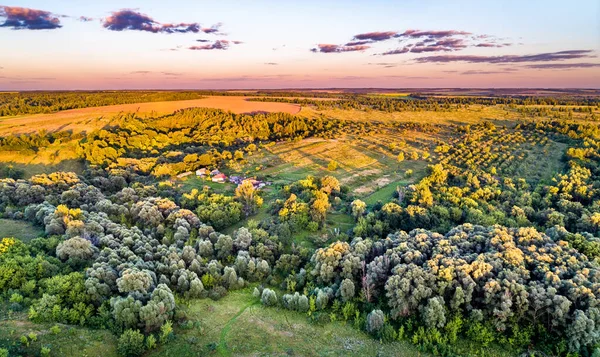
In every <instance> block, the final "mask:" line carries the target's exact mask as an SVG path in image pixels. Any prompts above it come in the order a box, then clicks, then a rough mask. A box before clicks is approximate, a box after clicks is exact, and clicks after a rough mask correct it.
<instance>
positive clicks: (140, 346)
mask: <svg viewBox="0 0 600 357" xmlns="http://www.w3.org/2000/svg"><path fill="white" fill-rule="evenodd" d="M117 353H118V354H119V355H120V356H124V357H136V356H141V355H142V354H143V353H144V335H142V333H141V332H140V331H139V330H132V329H127V330H125V332H123V334H122V335H121V336H120V337H119V340H118V342H117Z"/></svg>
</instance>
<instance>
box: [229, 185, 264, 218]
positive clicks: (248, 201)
mask: <svg viewBox="0 0 600 357" xmlns="http://www.w3.org/2000/svg"><path fill="white" fill-rule="evenodd" d="M235 197H236V198H237V199H238V201H240V202H241V203H242V205H243V206H244V208H243V210H244V213H245V214H246V217H247V216H249V215H251V214H253V213H255V212H256V210H257V209H258V208H260V207H261V206H262V204H263V199H262V198H261V197H260V196H259V195H258V192H257V190H256V189H255V188H254V185H253V184H252V182H250V181H249V180H244V181H243V182H242V184H241V185H239V186H238V187H237V188H236V189H235Z"/></svg>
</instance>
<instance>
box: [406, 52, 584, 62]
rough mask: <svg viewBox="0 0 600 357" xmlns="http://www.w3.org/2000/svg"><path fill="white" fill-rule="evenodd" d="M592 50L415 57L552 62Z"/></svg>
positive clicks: (454, 60)
mask: <svg viewBox="0 0 600 357" xmlns="http://www.w3.org/2000/svg"><path fill="white" fill-rule="evenodd" d="M590 57H595V56H593V55H592V51H591V50H570V51H559V52H549V53H540V54H535V55H524V56H520V55H504V56H471V55H463V56H457V55H440V56H427V57H421V58H417V59H415V61H416V62H418V63H429V62H435V63H449V62H468V63H521V62H552V61H564V60H570V59H577V58H590Z"/></svg>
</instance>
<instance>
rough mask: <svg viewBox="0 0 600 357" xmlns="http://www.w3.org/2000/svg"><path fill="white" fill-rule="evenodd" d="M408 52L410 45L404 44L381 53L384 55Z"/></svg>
mask: <svg viewBox="0 0 600 357" xmlns="http://www.w3.org/2000/svg"><path fill="white" fill-rule="evenodd" d="M408 52H410V47H408V46H406V47H403V48H397V49H395V50H391V51H387V52H384V53H382V55H384V56H389V55H399V54H402V53H408Z"/></svg>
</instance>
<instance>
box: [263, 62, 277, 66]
mask: <svg viewBox="0 0 600 357" xmlns="http://www.w3.org/2000/svg"><path fill="white" fill-rule="evenodd" d="M265 64H266V65H267V66H277V65H279V63H277V62H265Z"/></svg>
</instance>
